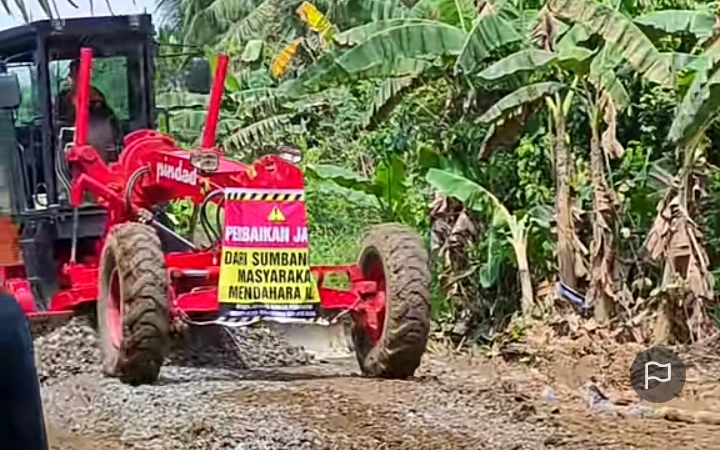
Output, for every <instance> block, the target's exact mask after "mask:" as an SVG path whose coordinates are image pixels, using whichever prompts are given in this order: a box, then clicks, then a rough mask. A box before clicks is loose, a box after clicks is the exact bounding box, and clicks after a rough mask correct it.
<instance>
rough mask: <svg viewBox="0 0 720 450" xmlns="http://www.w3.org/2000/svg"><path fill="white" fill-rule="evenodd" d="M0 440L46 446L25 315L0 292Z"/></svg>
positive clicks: (26, 449)
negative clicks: (0, 363)
mask: <svg viewBox="0 0 720 450" xmlns="http://www.w3.org/2000/svg"><path fill="white" fill-rule="evenodd" d="M0 361H2V371H0V399H2V401H0V442H2V446H3V448H8V449H18V450H19V449H22V450H48V443H47V434H46V431H45V420H44V417H43V409H42V399H41V397H40V383H39V381H38V377H37V370H36V368H35V358H34V353H33V341H32V336H31V335H30V328H29V326H28V321H27V318H26V317H25V314H24V313H23V311H22V310H21V309H20V306H19V305H18V304H17V302H16V301H15V299H14V298H13V297H12V296H10V295H8V294H5V293H0Z"/></svg>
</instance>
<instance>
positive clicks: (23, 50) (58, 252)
mask: <svg viewBox="0 0 720 450" xmlns="http://www.w3.org/2000/svg"><path fill="white" fill-rule="evenodd" d="M153 35H154V31H153V25H152V21H151V17H150V15H148V14H141V15H132V16H112V17H88V18H73V19H63V20H43V21H38V22H33V23H30V24H27V25H23V26H19V27H15V28H11V29H7V30H3V31H0V63H1V64H0V74H1V73H6V74H10V75H14V76H15V77H17V80H18V82H19V88H20V94H21V95H20V104H19V107H18V108H14V110H12V111H9V110H8V113H7V114H5V116H4V119H5V125H4V126H3V129H4V130H5V132H4V135H3V136H2V139H0V173H8V174H9V176H10V180H9V183H8V184H9V185H10V196H9V199H8V200H7V201H5V202H6V203H9V205H8V206H9V207H8V208H7V209H8V210H9V214H10V215H11V217H12V220H13V223H14V224H15V227H16V229H17V231H16V233H17V234H19V241H20V247H21V250H22V259H23V261H22V263H23V265H24V269H22V270H24V271H25V272H27V277H28V279H29V280H30V282H31V283H32V289H33V293H34V294H35V297H36V299H37V300H38V302H39V303H44V304H47V302H48V301H49V299H50V298H51V297H52V295H54V292H56V291H57V288H58V283H61V281H60V280H58V279H57V272H58V270H57V269H58V268H57V267H56V265H57V264H61V263H62V260H67V254H70V248H71V247H73V246H71V241H76V242H77V247H76V248H77V257H78V261H82V258H84V257H85V256H87V257H93V255H94V254H95V253H96V251H95V246H96V244H97V241H98V239H99V238H101V237H102V236H103V235H104V232H105V222H106V217H107V216H106V212H105V210H104V209H103V208H101V207H99V206H97V205H94V204H92V203H91V202H89V203H88V204H86V205H83V206H81V207H80V208H78V209H77V210H73V208H72V207H71V205H70V204H69V200H68V199H69V195H68V191H69V187H70V181H71V179H72V177H71V174H70V173H69V168H68V167H67V164H66V160H65V158H64V155H65V149H66V146H67V145H68V144H70V143H72V142H73V140H74V128H73V127H74V109H73V108H70V111H68V108H67V105H68V102H69V104H70V105H73V103H72V99H73V85H72V76H71V68H72V66H73V65H74V63H73V62H74V61H77V60H79V57H80V49H81V47H89V48H91V49H92V50H93V54H94V61H93V71H92V73H93V77H92V87H93V88H94V91H97V92H99V93H100V94H101V95H100V96H101V97H103V98H104V101H105V103H106V105H105V106H104V107H102V108H101V110H102V111H101V113H104V114H105V115H106V116H110V117H111V118H113V121H112V125H113V126H114V127H115V128H114V129H115V134H114V135H113V137H112V139H111V144H112V145H108V146H107V148H100V149H98V150H99V151H100V153H101V155H103V154H104V155H105V156H104V159H106V161H112V160H113V159H117V155H118V154H119V153H120V152H122V151H123V149H122V138H123V137H124V136H126V135H127V134H129V133H131V132H133V131H136V130H139V129H154V128H155V113H154V112H155V108H154V98H153V61H154V53H155V46H154V40H153V39H154V36H153ZM2 66H4V69H3V67H2ZM91 98H92V97H91ZM90 116H91V117H90V128H91V130H90V132H89V138H90V142H89V143H90V144H94V143H93V142H92V138H93V130H92V128H93V114H92V111H91V115H90ZM100 129H102V127H100ZM101 131H102V130H101ZM101 134H102V133H101ZM105 137H107V133H106V134H105ZM105 142H107V140H106V141H105ZM7 190H8V188H7V187H6V186H0V191H3V192H4V193H3V195H2V196H0V197H2V198H3V199H4V198H6V195H5V193H7ZM0 232H2V230H0ZM73 248H75V247H73ZM53 261H54V262H55V264H50V263H49V262H53ZM38 306H39V307H40V308H41V309H42V305H38Z"/></svg>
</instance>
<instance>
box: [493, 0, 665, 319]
mask: <svg viewBox="0 0 720 450" xmlns="http://www.w3.org/2000/svg"><path fill="white" fill-rule="evenodd" d="M564 22H568V23H567V24H566V31H565V32H564V33H563V34H562V36H559V35H558V34H559V33H557V32H556V31H557V30H559V29H560V28H559V27H558V26H557V25H558V24H559V23H564ZM655 22H662V21H655ZM655 22H653V23H655ZM533 36H535V37H536V39H535V41H536V43H537V44H538V45H539V46H540V47H542V48H543V49H544V50H538V49H528V50H523V51H520V52H517V53H515V54H512V55H510V56H508V57H506V58H503V59H502V60H500V61H498V62H497V63H495V64H493V65H491V66H490V67H488V68H487V69H485V70H484V71H482V72H480V74H479V76H480V77H481V78H483V79H485V80H486V82H488V83H497V82H500V83H505V84H507V83H508V82H510V81H512V80H515V79H517V78H518V76H526V75H527V74H532V76H534V77H536V79H537V78H540V79H541V80H543V81H541V82H537V83H534V84H526V85H524V86H522V87H520V88H519V89H517V90H516V91H514V92H511V93H510V94H508V95H507V96H506V97H504V98H503V99H501V100H500V101H499V102H498V103H497V104H496V107H493V108H491V109H490V110H489V111H488V112H487V113H486V114H485V115H484V116H483V117H481V119H480V120H481V121H482V122H484V123H487V124H488V125H490V126H491V133H489V135H488V137H487V138H486V140H485V142H484V143H483V147H482V152H481V153H483V155H481V156H487V155H488V154H489V152H490V151H491V150H492V148H493V147H494V146H495V145H496V144H497V143H498V142H505V143H507V142H510V143H512V142H514V141H516V140H517V138H518V135H519V133H520V132H522V129H523V128H524V124H525V123H526V122H527V121H528V119H529V118H530V117H532V115H534V114H535V113H536V112H538V111H539V110H541V109H542V106H543V100H544V101H545V105H546V106H547V109H548V112H549V117H550V125H551V129H553V131H554V133H553V136H554V145H553V147H554V148H553V150H554V157H555V170H556V174H555V175H556V213H557V222H558V266H559V269H560V278H561V281H562V282H563V283H565V284H566V285H569V286H571V287H575V286H574V284H575V282H576V279H575V276H576V272H575V267H576V266H577V264H576V263H577V262H578V261H577V260H576V258H577V256H579V255H577V251H576V246H575V245H574V243H575V242H576V241H575V240H576V239H577V238H576V236H575V233H574V231H573V229H574V223H573V218H572V215H571V212H570V211H571V209H570V208H571V199H570V194H569V187H568V185H567V178H568V177H569V176H570V174H571V173H572V165H571V161H572V159H571V158H570V155H569V153H568V148H567V144H566V139H567V138H566V137H565V122H566V117H567V115H568V113H569V112H570V108H571V105H572V103H573V100H574V98H575V97H576V94H579V97H580V99H581V100H582V102H583V104H584V106H586V111H587V113H588V115H589V118H590V125H591V142H590V144H591V145H590V149H591V155H590V156H591V172H592V186H593V192H594V200H593V243H592V246H591V249H592V251H591V261H592V272H591V280H590V292H589V297H590V300H591V302H593V303H594V304H595V307H596V309H595V313H596V316H597V317H598V318H599V319H607V318H608V317H610V316H611V315H612V304H613V302H612V300H613V298H614V292H613V291H614V288H613V282H612V280H613V276H614V273H613V272H614V270H613V266H614V252H613V245H612V233H611V229H612V223H613V219H614V217H615V206H614V205H615V201H614V200H613V198H614V195H613V193H612V190H611V189H610V188H609V186H608V184H607V181H606V175H605V155H607V156H609V157H618V156H619V155H620V153H621V152H622V146H621V145H620V143H619V142H618V141H617V139H616V138H615V126H616V121H617V115H618V114H619V113H620V112H621V111H622V109H623V108H624V107H625V106H626V105H627V104H628V103H629V96H628V94H627V92H626V91H625V88H624V87H623V86H622V84H621V83H620V82H619V80H618V77H617V75H616V69H617V68H618V67H619V66H621V65H622V64H621V63H623V64H628V65H630V66H631V67H632V68H633V69H634V70H635V72H636V73H638V74H639V75H641V76H642V77H643V78H645V79H647V80H650V81H653V82H655V83H658V84H661V85H663V86H665V87H672V86H673V80H674V77H673V70H672V69H673V64H672V63H673V58H672V57H669V56H671V55H664V54H662V53H660V52H659V51H658V50H657V49H656V48H655V46H654V45H653V44H652V42H651V41H650V39H649V38H648V37H647V36H646V35H645V34H643V32H642V31H641V30H640V28H639V27H638V26H637V25H636V24H634V23H633V22H632V21H631V20H630V19H629V18H627V17H625V16H623V15H622V14H620V13H619V12H617V11H614V10H612V9H610V8H608V7H605V6H603V5H600V4H598V3H596V2H594V1H592V0H567V1H566V0H551V1H550V2H548V3H547V4H546V6H545V8H544V9H543V11H542V12H541V15H540V20H538V22H537V25H536V26H535V28H534V30H533ZM592 36H598V37H600V38H601V39H600V45H599V46H597V47H594V48H586V47H584V45H586V44H588V43H590V42H592V41H591V39H590V38H591V37H592ZM548 80H550V81H548ZM570 80H572V84H570V83H569V81H570ZM564 92H565V94H563V93H564ZM601 118H602V119H604V121H605V123H606V130H605V132H603V133H602V137H601V134H600V133H601V131H600V128H601V124H600V122H601Z"/></svg>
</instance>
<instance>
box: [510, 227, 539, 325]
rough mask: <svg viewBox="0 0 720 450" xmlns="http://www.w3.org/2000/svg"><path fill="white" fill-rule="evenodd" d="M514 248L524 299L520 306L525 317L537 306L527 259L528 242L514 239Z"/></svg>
mask: <svg viewBox="0 0 720 450" xmlns="http://www.w3.org/2000/svg"><path fill="white" fill-rule="evenodd" d="M514 240H515V242H513V248H514V250H515V258H517V265H518V278H519V279H520V292H521V293H522V298H521V300H520V305H521V307H522V312H523V315H524V316H529V315H530V314H532V311H533V307H534V306H535V296H534V294H533V286H532V278H531V277H530V264H529V263H528V257H527V242H526V240H525V239H522V240H518V239H514Z"/></svg>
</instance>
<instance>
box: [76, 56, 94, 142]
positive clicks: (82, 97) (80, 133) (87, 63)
mask: <svg viewBox="0 0 720 450" xmlns="http://www.w3.org/2000/svg"><path fill="white" fill-rule="evenodd" d="M92 59H93V52H92V49H90V48H82V49H80V68H79V70H78V75H77V79H76V80H75V83H76V85H75V87H76V88H77V94H76V95H77V97H76V99H75V101H76V103H75V146H77V147H80V146H83V145H87V139H88V115H89V108H90V79H91V76H92Z"/></svg>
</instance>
